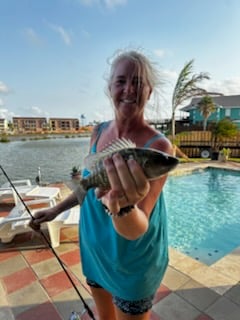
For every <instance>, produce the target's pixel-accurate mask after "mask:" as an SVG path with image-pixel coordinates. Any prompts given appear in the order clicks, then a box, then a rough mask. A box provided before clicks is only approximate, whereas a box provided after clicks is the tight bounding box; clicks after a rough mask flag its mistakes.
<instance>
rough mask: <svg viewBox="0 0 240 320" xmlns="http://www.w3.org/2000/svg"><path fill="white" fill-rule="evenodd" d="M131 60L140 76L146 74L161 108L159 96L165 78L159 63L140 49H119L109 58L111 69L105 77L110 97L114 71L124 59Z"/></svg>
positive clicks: (153, 94)
mask: <svg viewBox="0 0 240 320" xmlns="http://www.w3.org/2000/svg"><path fill="white" fill-rule="evenodd" d="M125 59H127V60H130V61H133V62H134V63H135V64H136V68H137V70H138V73H139V76H143V75H144V76H145V79H146V81H147V82H148V85H149V86H150V88H151V90H152V96H153V100H154V104H155V106H156V108H157V109H158V108H159V96H161V91H162V86H163V84H164V81H163V78H162V76H161V74H160V69H159V68H158V66H157V64H156V63H155V62H153V61H152V60H151V59H150V58H148V57H147V56H146V55H145V54H143V53H142V52H140V50H129V49H127V50H118V51H116V52H115V53H114V55H113V56H112V57H111V58H110V59H109V60H108V64H109V65H110V71H109V73H108V75H106V74H105V79H106V82H107V88H106V91H105V92H106V94H107V96H108V97H110V92H109V87H110V85H111V82H112V79H113V76H114V72H115V69H116V66H117V64H118V63H119V62H120V61H122V60H125Z"/></svg>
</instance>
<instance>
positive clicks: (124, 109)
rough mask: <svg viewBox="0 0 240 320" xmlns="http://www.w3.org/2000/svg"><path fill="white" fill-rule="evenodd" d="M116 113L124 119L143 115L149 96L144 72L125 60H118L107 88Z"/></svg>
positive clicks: (149, 91) (149, 92)
mask: <svg viewBox="0 0 240 320" xmlns="http://www.w3.org/2000/svg"><path fill="white" fill-rule="evenodd" d="M109 91H110V95H111V98H112V100H113V103H114V106H115V109H116V112H118V113H121V114H123V115H124V116H125V117H129V116H131V117H132V116H134V115H139V114H140V113H143V110H144V106H145V104H146V102H147V100H148V99H149V98H150V95H151V88H150V86H149V84H148V82H147V79H146V75H145V74H144V72H141V70H139V67H138V66H137V64H136V63H134V62H133V61H131V60H128V59H127V58H125V59H122V60H120V61H119V62H118V63H117V64H116V67H115V70H114V72H113V76H112V80H111V83H110V86H109Z"/></svg>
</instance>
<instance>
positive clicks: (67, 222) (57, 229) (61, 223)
mask: <svg viewBox="0 0 240 320" xmlns="http://www.w3.org/2000/svg"><path fill="white" fill-rule="evenodd" d="M79 219H80V207H79V206H76V207H73V208H71V209H69V210H66V211H64V212H62V213H60V214H59V215H58V216H57V217H56V218H55V219H54V220H52V221H50V222H48V223H47V225H48V232H49V236H50V239H51V245H52V247H53V248H56V247H58V246H59V245H60V233H61V229H62V228H66V227H74V226H78V223H79Z"/></svg>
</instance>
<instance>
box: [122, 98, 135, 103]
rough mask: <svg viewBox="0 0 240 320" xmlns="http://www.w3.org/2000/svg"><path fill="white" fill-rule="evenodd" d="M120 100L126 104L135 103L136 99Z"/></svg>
mask: <svg viewBox="0 0 240 320" xmlns="http://www.w3.org/2000/svg"><path fill="white" fill-rule="evenodd" d="M122 102H123V103H126V104H133V103H136V100H130V99H123V100H122Z"/></svg>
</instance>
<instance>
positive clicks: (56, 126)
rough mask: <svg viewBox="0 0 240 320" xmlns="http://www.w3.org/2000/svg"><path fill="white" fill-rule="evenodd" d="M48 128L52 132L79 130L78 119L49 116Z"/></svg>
mask: <svg viewBox="0 0 240 320" xmlns="http://www.w3.org/2000/svg"><path fill="white" fill-rule="evenodd" d="M49 129H50V130H51V131H52V132H76V131H79V119H77V118H50V119H49Z"/></svg>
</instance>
